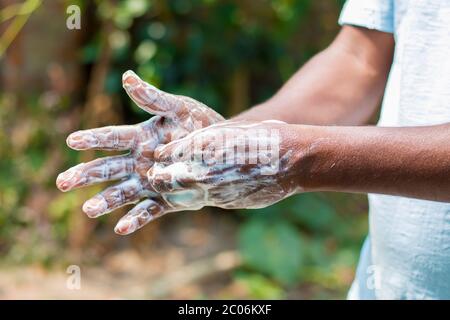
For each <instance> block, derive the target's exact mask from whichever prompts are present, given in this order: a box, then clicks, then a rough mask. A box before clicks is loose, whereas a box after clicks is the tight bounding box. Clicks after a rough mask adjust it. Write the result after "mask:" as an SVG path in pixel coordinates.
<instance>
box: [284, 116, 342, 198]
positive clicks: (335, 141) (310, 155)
mask: <svg viewBox="0 0 450 320" xmlns="http://www.w3.org/2000/svg"><path fill="white" fill-rule="evenodd" d="M334 131H336V130H335V127H326V126H310V125H288V126H287V130H286V132H284V134H283V146H282V148H284V149H285V153H286V154H287V153H290V156H289V160H288V163H287V168H288V169H287V173H286V174H285V176H286V179H287V180H288V181H289V183H290V184H295V186H296V187H297V189H299V190H300V191H302V192H315V191H328V190H333V189H334V184H335V180H337V179H338V176H339V175H342V174H341V173H340V172H338V171H336V169H335V167H336V164H337V163H338V162H339V153H341V152H342V148H344V145H343V144H342V141H341V140H340V137H339V135H338V134H337V133H336V132H334ZM333 132H334V133H333ZM289 150H290V151H289Z"/></svg>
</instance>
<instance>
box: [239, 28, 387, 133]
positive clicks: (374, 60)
mask: <svg viewBox="0 0 450 320" xmlns="http://www.w3.org/2000/svg"><path fill="white" fill-rule="evenodd" d="M392 52H393V39H392V37H391V35H388V34H384V33H380V32H377V31H370V30H363V29H360V28H354V27H345V28H344V29H343V30H342V31H341V33H340V34H339V35H338V37H337V38H336V39H335V41H334V42H333V43H332V44H331V45H330V46H329V47H328V48H327V49H325V50H324V51H322V52H321V53H319V54H318V55H316V56H315V57H314V58H312V59H311V60H310V61H309V62H308V63H306V64H305V65H304V66H303V67H302V68H301V69H300V70H299V71H298V72H297V73H296V74H295V75H294V76H293V77H292V78H291V79H290V80H289V81H288V82H287V83H286V84H285V85H284V86H283V87H282V88H281V90H280V91H279V92H277V93H276V94H275V95H274V96H273V97H272V98H271V99H269V100H268V101H266V102H264V103H262V104H260V105H258V106H256V107H253V108H251V109H250V110H248V111H246V112H244V113H242V114H240V115H238V116H237V117H235V119H237V120H255V121H260V120H267V119H275V120H281V121H285V122H287V123H292V124H314V125H360V124H364V123H366V122H367V121H368V119H369V118H370V117H371V116H372V115H373V114H374V112H375V110H376V108H377V106H378V104H379V101H380V99H381V96H382V93H383V90H384V86H385V83H386V77H387V74H388V72H389V68H390V64H391V60H392Z"/></svg>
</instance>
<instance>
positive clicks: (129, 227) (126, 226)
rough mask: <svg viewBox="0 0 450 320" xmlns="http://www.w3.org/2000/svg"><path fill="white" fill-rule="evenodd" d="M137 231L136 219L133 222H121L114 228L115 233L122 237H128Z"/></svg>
mask: <svg viewBox="0 0 450 320" xmlns="http://www.w3.org/2000/svg"><path fill="white" fill-rule="evenodd" d="M133 221H134V222H133ZM136 229H137V226H136V219H133V220H132V221H129V220H120V221H119V222H118V223H117V225H116V227H115V228H114V232H115V233H117V234H120V235H127V234H130V233H132V232H134V231H136Z"/></svg>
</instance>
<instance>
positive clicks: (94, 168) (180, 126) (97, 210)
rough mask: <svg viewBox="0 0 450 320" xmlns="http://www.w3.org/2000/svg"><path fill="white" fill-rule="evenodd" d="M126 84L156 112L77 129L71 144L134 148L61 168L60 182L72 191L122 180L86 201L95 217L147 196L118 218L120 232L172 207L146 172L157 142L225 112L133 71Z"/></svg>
mask: <svg viewBox="0 0 450 320" xmlns="http://www.w3.org/2000/svg"><path fill="white" fill-rule="evenodd" d="M123 85H124V88H125V90H126V91H127V93H128V95H129V96H130V97H131V99H132V100H133V101H134V102H135V103H136V104H137V105H138V106H139V107H141V108H142V109H144V110H146V111H147V112H149V113H151V114H154V115H155V116H154V117H152V118H151V119H149V120H147V121H145V122H142V123H140V124H137V125H128V126H110V127H104V128H97V129H92V130H83V131H78V132H75V133H73V134H71V135H70V136H69V137H68V138H67V144H68V145H69V147H71V148H73V149H75V150H88V149H97V150H121V151H126V150H129V151H130V153H129V154H125V155H120V156H114V157H106V158H101V159H96V160H94V161H91V162H88V163H82V164H79V165H77V166H75V167H73V168H70V169H69V170H67V171H66V172H63V173H61V174H60V175H59V176H58V178H57V180H56V184H57V186H58V188H59V189H60V190H62V191H69V190H71V189H74V188H79V187H83V186H89V185H93V184H96V183H100V182H104V181H112V180H121V182H119V183H118V184H116V185H114V186H111V187H108V188H106V189H105V190H103V191H102V192H100V193H99V194H97V195H96V196H94V197H93V198H91V199H90V200H88V201H86V203H85V204H84V205H83V210H84V211H85V212H86V214H87V215H88V216H90V217H98V216H100V215H103V214H106V213H108V212H111V211H113V210H115V209H117V208H119V207H121V206H124V205H126V204H130V203H137V202H138V201H139V200H141V199H143V198H147V199H146V200H144V201H142V202H140V203H139V204H137V205H136V206H135V207H134V208H133V209H132V210H131V211H130V212H129V213H128V214H127V215H125V216H124V217H123V218H122V219H121V220H120V221H119V223H118V225H117V227H116V232H118V233H122V234H127V233H130V232H132V231H134V230H136V229H138V228H140V227H142V226H143V225H145V224H146V223H148V222H149V221H150V220H152V219H154V218H155V217H157V216H158V214H162V213H163V212H168V211H170V208H167V206H168V204H167V203H165V201H164V200H163V199H162V198H161V197H160V196H159V194H158V193H157V192H155V190H154V189H153V188H152V187H151V186H150V184H149V181H148V178H147V172H148V170H149V169H150V168H151V167H152V166H153V152H154V150H155V148H156V147H157V146H158V145H164V144H167V143H169V142H171V141H173V140H176V139H179V138H182V137H184V136H186V135H187V134H189V133H190V132H192V131H194V130H196V129H200V128H202V127H206V126H209V125H211V124H213V123H216V122H218V121H222V120H223V118H222V116H220V115H219V114H218V113H216V112H215V111H214V110H212V109H210V108H208V107H207V106H205V105H204V104H202V103H200V102H198V101H196V100H194V99H191V98H188V97H184V96H176V95H172V94H169V93H165V92H163V91H160V90H158V89H156V88H155V87H153V86H151V85H149V84H147V83H145V82H144V81H142V80H141V79H139V77H137V76H136V75H135V74H134V73H133V72H131V71H127V72H126V73H125V74H124V76H123Z"/></svg>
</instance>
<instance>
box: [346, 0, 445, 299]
mask: <svg viewBox="0 0 450 320" xmlns="http://www.w3.org/2000/svg"><path fill="white" fill-rule="evenodd" d="M339 23H340V24H341V25H344V24H349V25H356V26H361V27H366V28H369V29H376V30H379V31H383V32H389V33H393V34H394V37H395V42H396V45H395V54H394V62H393V65H392V68H391V71H390V74H389V79H388V84H387V87H386V91H385V95H384V99H383V105H382V112H381V118H380V121H379V123H378V125H379V126H421V125H433V124H440V123H446V122H450V0H417V1H412V0H348V1H347V2H346V4H345V6H344V8H343V11H342V13H341V16H340V19H339ZM425 141H426V139H425ZM449 144H450V139H449ZM369 208H370V209H369V236H368V237H367V240H366V242H365V243H364V246H363V249H362V251H361V257H360V262H359V265H358V269H357V272H356V278H355V280H354V282H353V285H352V287H351V289H350V292H349V296H348V298H350V299H450V204H448V203H442V202H433V201H424V200H417V199H410V198H403V197H394V196H384V195H375V194H370V195H369Z"/></svg>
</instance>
